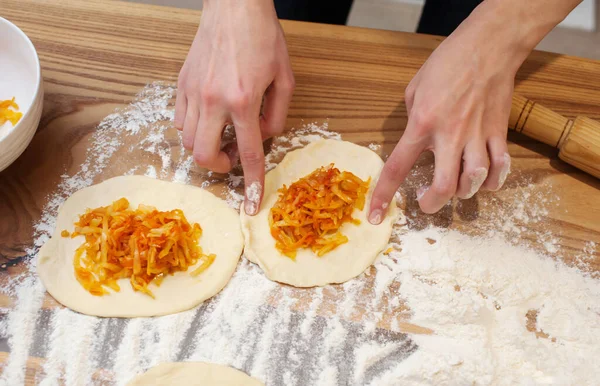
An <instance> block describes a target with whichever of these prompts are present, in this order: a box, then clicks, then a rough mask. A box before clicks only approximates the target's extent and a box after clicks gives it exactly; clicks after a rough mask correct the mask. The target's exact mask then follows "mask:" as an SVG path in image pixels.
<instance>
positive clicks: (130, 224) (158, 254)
mask: <svg viewBox="0 0 600 386" xmlns="http://www.w3.org/2000/svg"><path fill="white" fill-rule="evenodd" d="M61 235H62V236H63V237H69V236H70V237H71V238H75V237H77V236H79V235H83V236H85V242H84V243H83V244H82V245H81V246H80V247H79V248H77V250H76V251H75V257H74V259H73V266H74V268H75V277H76V278H77V280H78V281H79V283H80V284H81V285H82V286H83V288H85V289H86V290H87V291H89V292H90V293H91V294H92V295H96V296H102V295H105V294H108V291H107V290H106V288H105V287H108V288H111V289H113V290H114V291H119V290H120V287H119V285H118V284H117V280H119V279H123V278H128V279H129V281H130V282H131V286H132V287H133V289H134V290H135V291H140V292H143V293H145V294H147V295H149V296H151V297H153V298H154V294H153V293H152V291H150V289H149V288H148V285H149V284H150V283H152V282H153V283H154V284H156V285H157V286H159V285H160V283H161V282H162V280H163V279H164V278H165V276H166V275H173V274H174V273H175V272H177V271H187V270H188V268H190V267H192V266H195V265H196V264H197V263H198V262H200V263H199V264H198V266H197V268H195V269H194V270H193V271H192V272H191V273H190V274H191V275H192V276H197V275H200V274H201V273H202V272H204V271H205V270H206V269H208V267H210V265H211V264H212V263H213V261H214V260H215V257H216V256H215V255H214V254H210V255H206V254H204V253H203V252H202V248H200V246H199V245H198V241H199V239H200V236H201V235H202V228H200V225H199V224H197V223H194V224H190V223H189V222H188V221H187V219H186V218H185V216H184V214H183V212H182V211H181V210H179V209H175V210H171V211H164V212H161V211H158V210H156V208H154V207H151V206H146V205H139V206H138V208H137V209H136V210H132V209H130V208H129V201H128V200H127V199H125V198H121V199H119V200H116V201H114V202H113V203H112V204H111V205H108V206H104V207H100V208H96V209H87V210H86V212H85V214H83V215H80V216H79V221H77V222H75V231H74V232H72V233H71V234H70V235H69V232H68V231H66V230H63V231H62V232H61Z"/></svg>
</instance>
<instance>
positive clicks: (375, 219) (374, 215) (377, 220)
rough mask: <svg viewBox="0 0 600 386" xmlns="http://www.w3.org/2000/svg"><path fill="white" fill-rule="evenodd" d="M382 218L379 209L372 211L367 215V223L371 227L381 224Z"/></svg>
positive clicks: (381, 212)
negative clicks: (371, 225)
mask: <svg viewBox="0 0 600 386" xmlns="http://www.w3.org/2000/svg"><path fill="white" fill-rule="evenodd" d="M382 217H383V211H382V210H381V209H374V210H373V211H372V212H371V214H370V215H369V222H370V223H371V224H373V225H379V224H381V220H382Z"/></svg>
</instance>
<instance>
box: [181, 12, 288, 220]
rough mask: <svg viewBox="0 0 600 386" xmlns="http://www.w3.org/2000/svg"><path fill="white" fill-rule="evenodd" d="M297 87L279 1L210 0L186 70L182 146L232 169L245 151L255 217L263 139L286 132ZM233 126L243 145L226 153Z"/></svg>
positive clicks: (215, 166) (249, 209) (210, 163)
mask: <svg viewBox="0 0 600 386" xmlns="http://www.w3.org/2000/svg"><path fill="white" fill-rule="evenodd" d="M294 85H295V82H294V75H293V73H292V69H291V65H290V61H289V57H288V52H287V47H286V42H285V38H284V35H283V31H282V29H281V26H280V24H279V21H278V19H277V15H276V12H275V9H274V6H273V1H272V0H252V1H250V0H246V1H239V0H237V1H234V0H205V1H204V9H203V12H202V19H201V21H200V26H199V28H198V32H197V34H196V37H195V39H194V42H193V44H192V46H191V48H190V51H189V53H188V56H187V58H186V61H185V63H184V65H183V68H182V69H181V72H180V74H179V81H178V91H177V101H176V103H175V126H176V127H177V128H178V129H179V130H183V145H184V147H185V148H186V149H188V150H193V155H194V160H195V162H196V163H197V164H198V165H199V166H202V167H205V168H208V169H210V170H213V171H215V172H218V173H226V172H228V171H230V170H231V168H232V167H233V166H234V165H235V163H236V162H237V158H238V156H239V159H240V160H241V164H242V168H243V169H244V181H245V192H246V194H245V196H246V200H245V203H244V208H245V211H246V213H247V214H249V215H254V214H256V213H257V212H258V209H259V207H260V202H261V200H262V190H263V186H264V174H265V160H264V152H263V147H262V141H263V140H265V139H267V138H269V137H272V136H275V135H277V134H280V133H281V132H282V131H283V129H284V125H285V120H286V117H287V111H288V105H289V103H290V100H291V98H292V93H293V90H294ZM265 92H266V94H265ZM263 95H265V101H264V106H263V116H261V115H260V112H261V111H260V109H261V103H262V97H263ZM229 123H233V125H234V126H235V132H236V138H237V148H236V147H232V148H231V149H229V151H227V152H225V151H224V150H223V149H222V147H221V135H222V132H223V129H224V127H225V126H226V125H227V124H229Z"/></svg>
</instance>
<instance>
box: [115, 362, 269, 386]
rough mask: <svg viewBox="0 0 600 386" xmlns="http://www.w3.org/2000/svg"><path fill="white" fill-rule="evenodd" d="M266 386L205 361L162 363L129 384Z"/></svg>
mask: <svg viewBox="0 0 600 386" xmlns="http://www.w3.org/2000/svg"><path fill="white" fill-rule="evenodd" d="M142 385H143V386H172V385H186V386H264V383H262V382H261V381H259V380H258V379H256V378H252V377H250V376H248V375H246V374H245V373H243V372H241V371H239V370H236V369H234V368H232V367H228V366H223V365H217V364H214V363H205V362H176V363H161V364H159V365H157V366H155V367H152V368H151V369H149V370H148V371H147V372H145V373H144V374H141V375H138V376H137V377H135V378H134V379H133V380H131V381H130V382H129V383H128V384H127V386H142Z"/></svg>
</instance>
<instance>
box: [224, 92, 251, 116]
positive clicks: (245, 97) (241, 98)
mask: <svg viewBox="0 0 600 386" xmlns="http://www.w3.org/2000/svg"><path fill="white" fill-rule="evenodd" d="M251 103H252V93H249V92H247V91H238V92H236V93H234V94H233V95H231V96H230V97H229V105H230V107H231V109H232V110H233V111H245V110H246V109H247V108H248V107H249V106H250V104H251Z"/></svg>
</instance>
